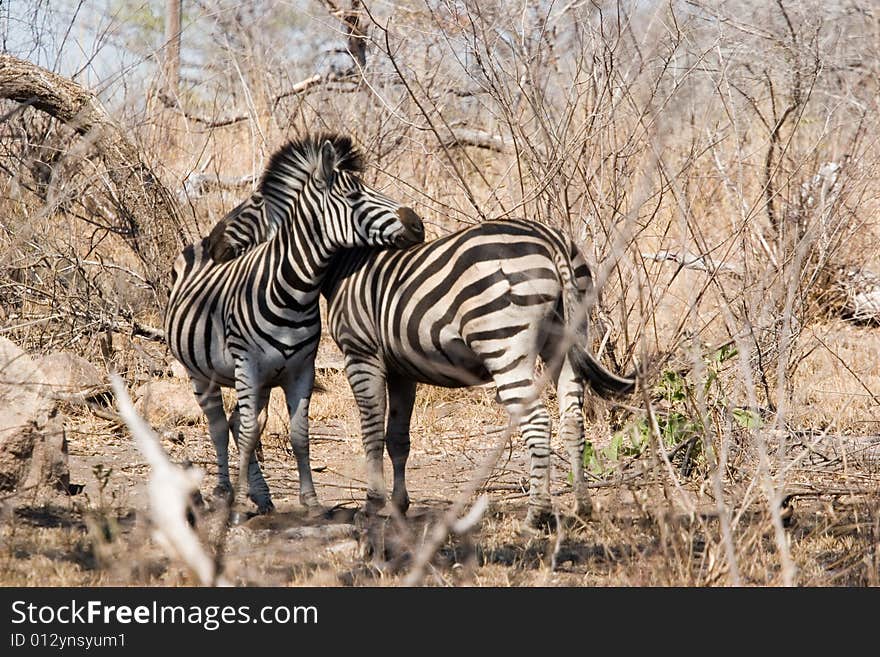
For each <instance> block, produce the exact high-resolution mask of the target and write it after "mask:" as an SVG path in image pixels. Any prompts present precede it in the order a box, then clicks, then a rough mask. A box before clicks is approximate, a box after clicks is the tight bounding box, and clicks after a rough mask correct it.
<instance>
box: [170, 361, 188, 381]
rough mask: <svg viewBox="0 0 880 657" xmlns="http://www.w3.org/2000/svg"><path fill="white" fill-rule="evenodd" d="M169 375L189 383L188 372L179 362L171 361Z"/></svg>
mask: <svg viewBox="0 0 880 657" xmlns="http://www.w3.org/2000/svg"><path fill="white" fill-rule="evenodd" d="M171 374H172V375H174V376H175V377H177V378H178V379H183V380H184V381H189V372H187V371H186V368H185V367H184V366H183V365H181V364H180V361H177V360H173V361H171Z"/></svg>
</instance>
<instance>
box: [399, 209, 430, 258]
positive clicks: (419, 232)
mask: <svg viewBox="0 0 880 657" xmlns="http://www.w3.org/2000/svg"><path fill="white" fill-rule="evenodd" d="M397 218H398V219H399V220H400V223H401V224H402V225H403V232H401V233H400V234H399V235H397V236H396V237H395V238H394V246H398V247H401V248H403V247H406V246H412V245H413V244H421V243H422V242H424V241H425V226H424V224H423V223H422V220H421V218H420V217H419V215H417V214H416V213H415V212H414V211H413V209H412V208H405V207H404V208H398V209H397Z"/></svg>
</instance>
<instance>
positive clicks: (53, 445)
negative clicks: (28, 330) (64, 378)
mask: <svg viewBox="0 0 880 657" xmlns="http://www.w3.org/2000/svg"><path fill="white" fill-rule="evenodd" d="M49 392H50V388H49V386H47V385H46V377H45V376H44V374H43V372H42V370H41V368H40V367H38V366H37V364H36V363H35V362H34V361H33V359H31V357H30V356H28V355H27V354H26V353H24V351H22V350H21V349H20V348H19V347H18V346H16V345H15V344H13V343H12V342H10V341H9V340H7V339H6V338H0V490H3V491H12V490H16V489H17V488H19V487H20V486H21V484H22V483H24V484H25V486H26V487H37V486H39V485H40V484H42V483H49V484H50V485H51V488H53V489H57V490H67V486H68V484H69V482H70V475H69V470H68V463H67V443H66V440H65V436H64V427H63V424H62V420H61V417H60V416H59V415H58V414H57V413H56V410H55V402H54V400H53V399H52V397H51V395H50V394H47V393H49Z"/></svg>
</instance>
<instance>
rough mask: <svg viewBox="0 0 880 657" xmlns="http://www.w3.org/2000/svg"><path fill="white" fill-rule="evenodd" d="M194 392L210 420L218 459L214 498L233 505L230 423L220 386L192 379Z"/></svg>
mask: <svg viewBox="0 0 880 657" xmlns="http://www.w3.org/2000/svg"><path fill="white" fill-rule="evenodd" d="M192 386H193V392H194V393H195V396H196V401H198V403H199V406H200V407H201V409H202V412H203V413H204V414H205V417H207V418H208V431H209V433H210V434H211V442H213V443H214V454H215V457H216V459H217V486H216V487H215V488H214V497H216V498H219V499H222V500H224V501H225V502H226V503H227V504H231V503H232V498H233V489H232V482H231V481H230V480H229V423H228V421H227V419H226V412H225V411H224V410H223V396H222V394H221V392H220V386H218V385H216V384H215V383H211V382H210V381H200V380H197V379H192Z"/></svg>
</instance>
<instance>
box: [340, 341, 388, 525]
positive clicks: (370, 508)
mask: <svg viewBox="0 0 880 657" xmlns="http://www.w3.org/2000/svg"><path fill="white" fill-rule="evenodd" d="M345 373H346V375H347V376H348V382H349V384H350V385H351V390H352V392H353V393H354V398H355V401H356V402H357V405H358V409H359V410H360V414H361V439H362V440H363V443H364V452H365V453H366V457H367V503H366V508H365V511H366V513H367V515H372V514H375V513H376V512H377V511H379V509H381V508H382V507H383V506H385V473H384V471H383V469H382V456H383V453H384V451H385V431H384V429H385V409H386V395H385V371H384V368H383V367H382V366H381V364H379V363H377V362H375V361H367V360H361V359H359V358H357V357H347V358H346V362H345Z"/></svg>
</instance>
